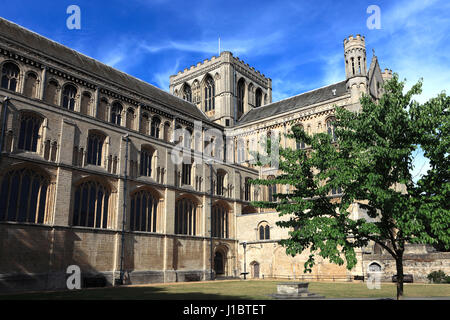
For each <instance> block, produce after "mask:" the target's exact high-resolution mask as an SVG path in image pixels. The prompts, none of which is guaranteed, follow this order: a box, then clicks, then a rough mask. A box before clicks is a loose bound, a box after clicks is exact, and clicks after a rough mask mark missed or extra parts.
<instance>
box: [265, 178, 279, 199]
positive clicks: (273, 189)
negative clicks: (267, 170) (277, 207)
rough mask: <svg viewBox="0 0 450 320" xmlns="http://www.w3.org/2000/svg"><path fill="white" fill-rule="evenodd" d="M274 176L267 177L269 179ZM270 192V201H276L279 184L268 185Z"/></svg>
mask: <svg viewBox="0 0 450 320" xmlns="http://www.w3.org/2000/svg"><path fill="white" fill-rule="evenodd" d="M274 179H275V177H274V176H269V177H267V180H274ZM267 188H268V191H269V194H268V201H270V202H274V201H275V194H276V193H277V185H276V184H270V185H268V186H267Z"/></svg>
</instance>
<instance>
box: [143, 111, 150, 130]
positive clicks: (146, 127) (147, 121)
mask: <svg viewBox="0 0 450 320" xmlns="http://www.w3.org/2000/svg"><path fill="white" fill-rule="evenodd" d="M149 121H150V120H149V118H148V114H147V113H143V114H142V116H141V133H143V134H148V125H149Z"/></svg>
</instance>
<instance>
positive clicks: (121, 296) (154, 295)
mask: <svg viewBox="0 0 450 320" xmlns="http://www.w3.org/2000/svg"><path fill="white" fill-rule="evenodd" d="M248 299H251V297H250V296H236V295H226V294H224V295H222V294H217V293H211V294H209V293H204V292H194V291H192V292H180V293H177V292H167V291H166V289H164V288H160V287H115V288H92V289H81V290H73V291H67V290H66V291H53V292H32V293H22V294H7V295H0V300H248Z"/></svg>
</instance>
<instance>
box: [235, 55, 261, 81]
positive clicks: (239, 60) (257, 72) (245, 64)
mask: <svg viewBox="0 0 450 320" xmlns="http://www.w3.org/2000/svg"><path fill="white" fill-rule="evenodd" d="M234 62H235V63H236V64H238V65H240V66H241V67H243V68H246V69H247V70H249V71H251V72H253V73H254V74H255V75H256V76H258V77H260V78H263V79H264V80H268V78H266V76H265V75H264V74H263V73H261V72H259V71H258V70H256V69H255V68H254V67H251V66H250V65H249V64H248V63H246V62H245V61H244V60H241V59H239V57H234Z"/></svg>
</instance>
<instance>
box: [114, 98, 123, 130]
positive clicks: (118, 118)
mask: <svg viewBox="0 0 450 320" xmlns="http://www.w3.org/2000/svg"><path fill="white" fill-rule="evenodd" d="M122 110H123V107H122V105H121V104H120V103H119V102H114V103H113V105H112V107H111V123H114V124H117V125H119V126H120V125H121V123H122Z"/></svg>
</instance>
